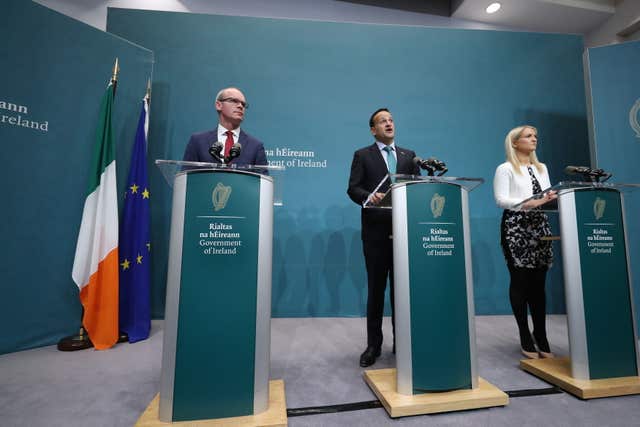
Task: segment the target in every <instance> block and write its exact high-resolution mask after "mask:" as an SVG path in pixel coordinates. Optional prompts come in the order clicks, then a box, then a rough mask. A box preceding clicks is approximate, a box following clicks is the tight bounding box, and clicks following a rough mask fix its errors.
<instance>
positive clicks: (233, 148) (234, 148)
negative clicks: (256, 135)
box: [224, 142, 242, 164]
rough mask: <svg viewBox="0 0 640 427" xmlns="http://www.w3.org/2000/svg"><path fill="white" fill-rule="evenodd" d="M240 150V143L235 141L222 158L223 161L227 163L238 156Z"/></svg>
mask: <svg viewBox="0 0 640 427" xmlns="http://www.w3.org/2000/svg"><path fill="white" fill-rule="evenodd" d="M241 152H242V145H240V143H239V142H236V143H235V144H233V145H232V146H231V148H230V149H229V155H228V156H227V157H225V158H224V162H225V163H227V164H229V163H230V162H231V161H232V160H233V159H235V158H236V157H238V156H239V155H240V153H241Z"/></svg>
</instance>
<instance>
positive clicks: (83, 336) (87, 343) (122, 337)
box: [58, 327, 129, 351]
mask: <svg viewBox="0 0 640 427" xmlns="http://www.w3.org/2000/svg"><path fill="white" fill-rule="evenodd" d="M128 341H129V335H127V333H126V332H120V334H119V335H118V341H117V342H118V343H121V342H128ZM92 347H93V343H92V342H91V339H90V338H89V335H87V332H86V331H85V330H84V327H80V331H79V332H78V335H69V336H68V337H64V338H62V339H61V340H60V341H58V350H60V351H78V350H86V349H88V348H92Z"/></svg>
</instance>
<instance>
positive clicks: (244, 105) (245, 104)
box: [218, 98, 249, 110]
mask: <svg viewBox="0 0 640 427" xmlns="http://www.w3.org/2000/svg"><path fill="white" fill-rule="evenodd" d="M218 101H220V102H230V103H232V104H235V105H242V108H244V109H245V110H246V109H247V108H249V104H248V103H247V102H245V101H241V100H239V99H238V98H223V99H219V100H218Z"/></svg>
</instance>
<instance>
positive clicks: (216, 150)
mask: <svg viewBox="0 0 640 427" xmlns="http://www.w3.org/2000/svg"><path fill="white" fill-rule="evenodd" d="M223 149H224V144H223V143H222V142H220V141H216V142H214V143H213V144H211V147H209V154H211V157H213V158H214V159H215V160H217V161H218V162H220V163H222V150H223Z"/></svg>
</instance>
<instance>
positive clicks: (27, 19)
mask: <svg viewBox="0 0 640 427" xmlns="http://www.w3.org/2000/svg"><path fill="white" fill-rule="evenodd" d="M1 10H2V13H0V36H1V37H0V38H1V39H2V40H3V42H2V44H1V45H0V69H1V70H2V72H1V73H0V75H1V78H0V107H2V108H0V145H1V147H2V149H1V150H0V152H1V154H0V158H1V163H2V167H0V182H2V189H3V190H2V193H3V196H2V197H3V203H2V210H1V212H2V213H1V214H0V215H1V217H0V235H2V239H3V242H4V244H3V245H2V248H1V249H0V290H1V293H2V297H1V298H0V353H6V352H11V351H15V350H20V349H25V348H30V347H36V346H41V345H47V344H53V343H55V342H57V340H58V339H59V338H61V337H63V336H66V335H71V334H73V333H77V331H78V328H79V326H80V313H81V305H80V300H79V297H78V287H77V286H76V285H75V283H74V282H73V280H72V279H71V268H72V265H73V257H74V254H75V247H76V239H77V235H78V230H79V227H80V220H81V216H82V208H83V205H84V200H85V197H86V191H87V180H88V173H89V162H90V159H91V155H92V154H91V153H92V149H93V145H94V134H95V126H96V123H97V119H98V112H99V107H100V99H101V97H102V94H103V93H104V91H105V88H106V86H107V82H108V81H109V79H110V78H111V74H112V70H113V65H114V62H115V58H116V57H118V58H119V60H120V66H121V71H120V75H119V81H118V88H117V93H116V97H115V101H114V113H113V114H114V115H113V123H114V129H113V130H114V136H115V142H116V152H117V159H116V162H117V163H116V165H117V172H118V186H119V188H120V189H121V188H122V186H123V185H124V180H125V179H126V175H127V171H128V168H129V156H130V155H131V146H132V144H133V139H134V136H135V131H136V125H137V121H138V116H139V114H140V101H141V99H142V97H143V96H144V92H145V89H146V85H147V79H148V78H150V77H151V70H152V65H153V54H152V52H151V51H149V50H147V49H144V48H141V47H139V46H135V45H133V44H132V43H129V42H127V41H125V40H123V39H121V38H120V37H116V36H113V35H111V34H108V33H105V32H103V31H99V30H97V29H95V28H93V27H90V26H88V25H86V24H83V23H80V22H78V21H75V20H73V19H71V18H69V17H66V16H64V15H61V14H59V13H57V12H54V11H52V10H50V9H47V8H45V7H43V6H40V5H38V4H36V3H33V2H30V1H23V0H6V1H3V2H2V6H1ZM9 104H14V105H15V106H16V107H15V108H14V107H12V106H9ZM18 116H19V118H18ZM10 118H13V120H11V119H10ZM24 120H27V121H28V125H29V127H25V126H23V125H22V123H23V121H24ZM18 121H20V124H18ZM32 123H37V125H33V126H34V127H31V125H32Z"/></svg>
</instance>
